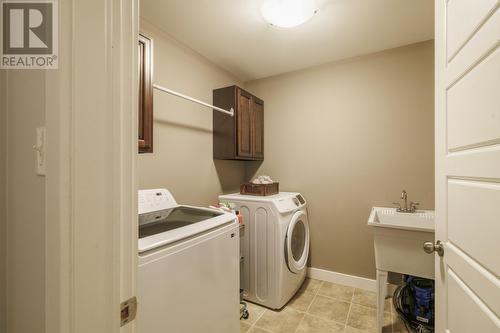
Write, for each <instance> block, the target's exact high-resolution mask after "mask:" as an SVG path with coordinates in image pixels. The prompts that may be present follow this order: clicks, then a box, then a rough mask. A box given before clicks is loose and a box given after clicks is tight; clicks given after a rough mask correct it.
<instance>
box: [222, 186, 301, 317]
mask: <svg viewBox="0 0 500 333" xmlns="http://www.w3.org/2000/svg"><path fill="white" fill-rule="evenodd" d="M219 200H220V201H221V202H227V203H229V204H230V205H231V206H232V207H234V209H236V210H239V211H240V214H242V216H243V220H244V222H245V227H244V228H243V229H242V230H241V231H240V252H241V262H240V288H241V289H243V297H244V298H245V299H246V300H248V301H251V302H254V303H258V304H261V305H264V306H266V307H268V308H271V309H280V308H282V307H283V306H284V305H285V304H286V303H287V302H288V301H289V300H290V299H291V298H292V297H293V295H294V294H295V293H296V292H297V290H298V289H299V288H300V286H301V285H302V283H303V281H304V279H305V276H306V269H307V267H306V265H307V259H308V256H309V222H308V218H307V210H306V201H305V199H304V197H303V196H302V195H301V194H300V193H293V192H280V193H279V194H276V195H271V196H249V195H241V194H229V195H221V196H220V197H219Z"/></svg>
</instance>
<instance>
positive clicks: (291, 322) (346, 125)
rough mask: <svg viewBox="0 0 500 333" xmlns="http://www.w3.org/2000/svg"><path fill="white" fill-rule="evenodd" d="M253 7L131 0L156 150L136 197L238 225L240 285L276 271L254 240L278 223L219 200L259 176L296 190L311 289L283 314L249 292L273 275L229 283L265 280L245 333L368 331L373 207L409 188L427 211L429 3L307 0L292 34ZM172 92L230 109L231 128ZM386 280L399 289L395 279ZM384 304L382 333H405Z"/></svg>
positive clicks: (430, 189) (142, 168)
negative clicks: (204, 211) (162, 194)
mask: <svg viewBox="0 0 500 333" xmlns="http://www.w3.org/2000/svg"><path fill="white" fill-rule="evenodd" d="M264 2H266V1H264ZM267 2H269V3H271V4H280V3H283V4H285V3H287V1H282V2H280V1H267ZM288 2H290V3H293V2H294V1H288ZM295 3H297V4H301V3H307V1H295ZM311 3H312V2H311ZM259 4H260V3H259V2H258V1H248V2H234V1H216V2H211V3H210V4H208V3H207V4H198V3H194V2H184V1H162V2H160V1H152V0H141V2H140V34H141V37H142V38H143V40H145V44H143V45H146V46H143V47H147V46H148V45H149V47H150V50H151V51H150V52H151V54H150V55H149V57H150V58H147V57H148V56H147V55H146V58H147V59H149V61H150V62H151V66H150V67H147V66H149V65H147V66H146V67H145V68H151V71H152V73H151V74H149V75H148V74H146V79H148V77H149V80H150V81H149V84H150V85H152V86H153V87H150V88H149V89H150V90H149V91H145V92H144V93H143V96H146V99H147V98H150V102H148V100H146V101H145V103H146V104H147V103H151V104H152V105H153V106H150V107H151V108H152V109H153V110H154V111H153V114H154V115H153V119H154V121H153V124H152V133H153V134H152V139H153V140H152V147H151V148H150V150H148V148H146V149H144V150H143V151H144V152H143V153H140V154H139V157H138V174H139V176H138V177H139V189H155V188H166V189H168V191H170V193H171V194H172V195H173V197H174V198H175V200H177V202H179V203H182V204H188V205H193V206H200V207H209V206H212V207H213V206H214V205H218V204H232V205H233V207H232V208H236V209H237V210H238V213H240V215H241V216H242V217H243V220H244V221H243V223H245V224H246V226H245V228H243V229H242V231H240V233H241V234H243V235H245V234H246V237H248V238H250V239H251V240H243V239H244V238H241V245H240V246H241V247H242V249H243V247H245V246H246V247H247V249H246V257H244V258H242V259H241V260H243V261H248V262H247V263H246V265H247V266H246V268H244V267H245V264H241V271H240V275H241V276H246V277H247V278H249V279H250V280H252V278H250V277H249V276H250V275H252V276H253V275H254V274H255V278H256V279H257V275H258V273H257V271H258V270H259V269H266V270H267V269H269V265H279V262H278V260H279V259H276V262H272V261H269V260H267V259H266V260H267V261H266V262H265V263H263V264H259V263H257V262H256V259H255V258H254V256H255V257H259V256H263V255H265V253H267V252H268V251H271V248H270V247H272V246H276V247H279V248H281V247H283V246H284V245H283V244H280V245H270V244H269V243H266V242H267V241H269V240H268V238H269V237H271V234H270V233H265V232H264V231H262V229H259V228H261V227H259V228H258V227H257V224H258V223H264V224H266V223H273V221H272V219H273V216H274V214H277V215H280V213H274V212H269V216H267V217H266V218H265V221H260V222H259V221H256V220H257V219H258V218H257V216H259V214H260V213H259V212H258V208H256V209H254V210H252V209H250V208H248V207H247V206H246V204H244V203H242V202H239V203H238V197H231V196H223V197H221V198H219V196H220V195H228V194H233V193H240V190H243V187H244V184H248V183H251V182H257V183H260V182H261V181H262V182H264V183H266V181H265V179H263V178H262V176H269V177H270V180H271V181H272V182H274V183H279V192H280V194H281V193H282V192H285V193H286V192H293V193H298V194H299V195H301V197H303V198H305V201H307V206H306V208H305V209H304V211H306V213H307V219H308V226H307V228H308V231H307V236H308V242H307V245H308V248H309V249H308V256H307V258H306V259H307V267H308V268H307V269H306V271H307V272H305V271H304V273H303V274H302V275H307V276H308V278H306V282H305V283H306V284H308V283H310V282H311V281H312V284H311V286H309V287H305V290H306V291H305V292H303V291H302V292H299V294H300V295H299V296H297V295H296V296H294V297H296V298H297V297H298V300H295V298H293V297H289V298H291V299H292V301H291V303H289V305H287V306H286V307H285V304H287V302H288V300H289V298H287V299H286V302H285V303H284V304H281V303H280V304H279V306H269V304H268V303H266V301H261V302H259V300H258V298H259V297H261V298H266V297H270V296H269V295H267V294H268V293H271V292H273V291H272V289H273V288H277V286H275V285H274V282H271V278H270V277H259V278H258V279H265V281H263V280H262V281H259V282H258V283H257V282H254V281H253V280H252V281H251V282H250V281H246V282H244V281H243V280H244V278H240V279H241V285H240V288H242V289H245V288H248V287H249V286H250V285H251V284H252V285H253V284H255V286H253V287H251V288H252V289H254V288H256V289H259V288H261V287H262V286H260V285H259V286H257V284H266V286H265V288H264V287H262V288H264V289H265V290H260V291H258V292H261V293H265V294H266V295H267V296H262V295H260V296H259V295H255V294H253V296H248V295H247V297H246V298H247V299H249V300H250V301H249V302H247V303H248V304H247V305H248V307H249V309H250V317H249V319H248V320H245V319H242V320H241V323H240V326H241V331H242V332H244V331H247V330H249V331H250V332H271V333H279V332H344V329H345V332H365V331H366V332H375V330H376V327H377V323H376V315H375V314H376V310H375V309H376V286H377V284H376V282H375V281H376V274H377V273H376V272H377V271H376V268H375V252H374V235H373V227H371V226H369V225H368V224H367V220H368V216H369V215H370V212H371V210H372V207H379V206H380V207H394V208H395V207H396V206H395V205H394V204H393V203H394V202H397V203H399V201H400V196H401V192H402V191H403V190H405V191H406V193H407V196H408V202H410V200H411V201H413V202H418V203H419V206H418V210H419V211H424V210H427V211H432V210H433V209H434V40H433V38H434V22H433V15H434V8H433V2H432V1H418V2H398V1H384V2H383V4H381V3H380V2H376V1H375V2H364V1H350V2H345V1H322V2H321V1H318V2H316V4H315V6H317V7H315V9H314V14H312V17H311V18H310V20H308V21H307V22H305V23H304V24H302V25H300V26H298V27H293V28H283V27H278V26H275V25H272V24H270V23H268V22H266V19H265V17H263V16H262V15H261V10H260V8H259ZM303 6H304V8H306V7H307V6H306V5H303ZM144 38H145V39H144ZM144 54H147V53H144ZM141 63H142V62H141ZM141 78H142V76H141ZM146 82H148V81H146ZM233 86H236V87H233ZM231 87H232V88H231ZM224 88H225V90H224ZM162 89H164V90H162ZM165 89H166V90H168V91H173V92H174V93H168V92H166V91H165ZM175 93H181V94H183V95H187V96H188V97H191V98H195V99H197V100H201V101H203V102H206V103H208V104H212V103H213V104H214V105H215V106H217V107H221V108H222V109H225V110H230V109H231V108H233V109H234V111H235V112H236V114H235V116H234V117H236V119H235V123H232V125H228V123H227V122H232V121H233V120H232V119H231V118H234V117H232V116H231V115H228V114H224V113H222V112H218V111H216V110H214V111H212V110H210V108H206V107H204V106H200V105H199V104H197V103H194V102H192V101H189V100H188V101H187V100H186V99H185V98H180V97H179V96H176V95H175ZM148 96H150V97H148ZM151 96H152V97H151ZM254 98H255V100H257V101H259V103H261V105H259V107H258V110H254V109H252V107H254V106H255V105H256V104H254ZM246 103H248V104H246ZM146 104H145V105H146ZM143 107H144V106H143ZM240 109H241V110H240ZM244 112H247V114H245V113H244ZM260 114H262V117H261V118H260V116H259V115H260ZM244 117H248V119H247V118H244ZM246 122H248V123H246ZM228 126H229V127H231V128H228ZM140 131H141V130H140ZM139 149H140V150H141V147H139ZM256 186H257V185H256ZM260 186H266V185H265V184H264V185H262V184H260ZM268 189H269V188H268ZM253 190H255V191H260V190H259V189H256V188H255V187H253ZM272 190H275V189H271V191H272ZM273 193H274V192H273ZM250 194H251V193H250ZM258 194H262V193H258ZM280 194H275V195H271V196H269V198H273V197H276V196H279V195H280ZM246 197H249V198H250V199H249V200H251V197H252V196H248V195H247V196H246ZM255 197H256V198H257V199H258V198H259V195H257V196H255ZM262 198H265V196H263V197H262ZM257 199H255V200H257ZM405 199H406V198H405ZM294 200H296V199H294ZM235 202H236V204H235ZM235 206H236V207H235ZM265 214H267V213H265ZM254 216H256V217H255V221H254ZM250 223H252V226H249V224H250ZM263 232H264V233H263ZM269 232H271V231H270V230H269ZM259 237H260V238H264V239H263V240H255V238H259ZM254 241H255V244H254V243H252V244H254V245H249V242H250V243H251V242H254ZM253 246H256V247H258V248H256V249H253V248H252V247H253ZM302 246H304V244H302ZM285 247H286V246H285ZM272 251H274V249H273V250H272ZM242 257H243V255H242ZM250 257H252V258H250ZM259 259H260V260H262V258H259ZM263 265H267V268H264V266H263ZM250 271H251V272H250ZM400 273H401V272H400ZM269 274H271V273H269ZM309 278H312V280H310V279H309ZM268 279H269V280H268ZM303 280H304V277H301V279H300V282H295V285H294V286H293V288H292V289H293V292H292V294H295V292H296V291H297V290H299V289H300V288H299V287H300V285H301V284H302V281H303ZM390 280H391V281H392V282H394V283H396V284H397V283H399V282H400V281H401V274H397V275H395V276H394V277H392V275H391V276H390ZM245 283H246V284H245ZM321 283H322V284H323V286H322V287H321V286H320V285H319V284H321ZM243 284H245V286H246V287H245V288H244V287H243ZM267 284H269V285H267ZM316 284H318V285H316ZM300 290H302V289H300ZM258 292H257V291H256V290H254V291H253V293H258ZM318 292H319V294H317V293H318ZM242 293H243V294H245V293H246V291H245V290H243V291H242ZM323 296H325V297H324V298H323ZM329 297H330V298H329ZM243 298H245V297H243ZM294 301H295V303H294ZM336 301H339V303H335V302H336ZM387 302H388V301H387ZM259 303H260V305H259ZM262 304H263V306H262ZM293 304H296V306H294V305H293ZM297 304H298V306H297ZM351 304H352V306H351ZM358 305H359V306H358ZM266 306H268V307H266ZM387 307H388V308H389V312H388V313H389V316H393V317H390V318H389V319H388V318H387V313H386V315H385V316H386V317H385V320H386V321H388V325H385V326H384V332H386V331H387V332H392V329H393V326H394V332H406V331H404V329H405V327H404V324H403V323H402V322H401V320H399V319H397V315H396V312H395V311H394V312H391V311H392V310H391V308H392V305H387ZM272 308H274V309H273V310H269V309H272ZM276 308H278V309H285V310H281V312H280V311H279V310H277V309H276ZM288 308H290V309H288ZM264 309H267V314H264V315H262V312H263V311H266V310H264ZM293 309H299V311H296V312H293V311H294V310H293ZM386 310H387V309H386ZM252 311H253V312H255V313H252ZM336 312H338V313H336ZM348 312H350V314H348ZM392 313H394V314H392ZM260 315H262V317H261V318H259V317H258V316H260ZM309 318H312V319H313V321H308V320H307V319H309ZM393 319H394V320H393ZM386 324H387V323H386ZM349 329H351V331H349ZM400 330H401V331H400Z"/></svg>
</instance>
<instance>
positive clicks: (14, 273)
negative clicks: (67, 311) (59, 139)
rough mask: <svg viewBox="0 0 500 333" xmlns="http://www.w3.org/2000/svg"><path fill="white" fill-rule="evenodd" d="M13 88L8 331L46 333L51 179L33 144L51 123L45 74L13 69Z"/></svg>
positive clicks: (9, 126) (10, 108)
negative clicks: (40, 170) (42, 172)
mask: <svg viewBox="0 0 500 333" xmlns="http://www.w3.org/2000/svg"><path fill="white" fill-rule="evenodd" d="M7 89H8V101H7V107H8V109H7V122H6V125H7V134H6V135H7V140H6V142H7V147H8V148H7V154H6V156H7V225H6V229H7V232H6V244H7V332H9V333H18V332H19V333H24V332H30V333H37V332H44V330H45V311H44V306H45V218H44V216H45V178H44V177H40V176H37V175H36V174H35V154H34V153H33V148H32V146H33V144H34V143H35V137H36V135H35V128H36V127H39V126H42V125H43V124H44V121H45V108H44V105H45V75H44V72H43V71H38V70H17V71H9V73H8V88H7ZM2 100H3V99H2ZM2 124H3V122H2ZM2 132H3V131H2ZM2 142H3V140H2ZM2 244H3V242H2Z"/></svg>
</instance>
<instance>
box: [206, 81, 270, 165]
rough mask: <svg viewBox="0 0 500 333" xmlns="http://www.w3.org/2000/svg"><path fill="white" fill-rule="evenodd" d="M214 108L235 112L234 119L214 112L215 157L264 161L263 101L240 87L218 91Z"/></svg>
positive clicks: (215, 94) (215, 92)
mask: <svg viewBox="0 0 500 333" xmlns="http://www.w3.org/2000/svg"><path fill="white" fill-rule="evenodd" d="M213 103H214V105H215V106H218V107H220V108H223V109H226V110H230V109H231V108H233V109H234V112H235V113H234V117H231V116H228V115H226V114H224V113H221V112H217V111H213V113H214V114H213V156H214V159H221V160H250V161H262V160H264V101H262V100H261V99H260V98H258V97H256V96H254V95H252V94H250V93H249V92H247V91H245V90H243V89H241V88H240V87H237V86H231V87H225V88H220V89H215V90H214V91H213Z"/></svg>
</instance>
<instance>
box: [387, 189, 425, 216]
mask: <svg viewBox="0 0 500 333" xmlns="http://www.w3.org/2000/svg"><path fill="white" fill-rule="evenodd" d="M401 199H402V200H404V207H401V203H399V202H393V204H394V205H398V208H396V211H397V212H399V213H415V212H416V211H417V206H418V205H420V204H419V203H418V202H413V201H410V207H409V208H408V193H406V191H405V190H403V192H401Z"/></svg>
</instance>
